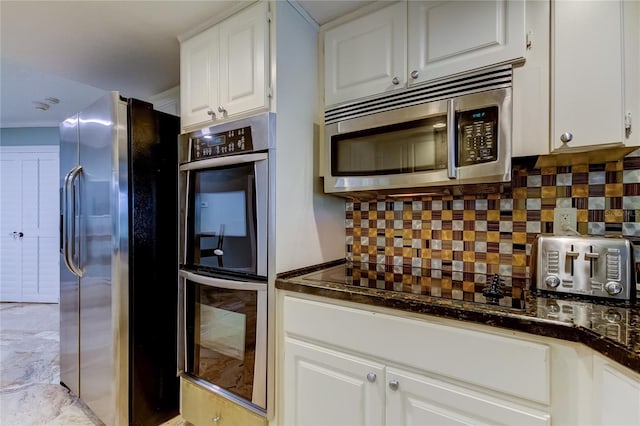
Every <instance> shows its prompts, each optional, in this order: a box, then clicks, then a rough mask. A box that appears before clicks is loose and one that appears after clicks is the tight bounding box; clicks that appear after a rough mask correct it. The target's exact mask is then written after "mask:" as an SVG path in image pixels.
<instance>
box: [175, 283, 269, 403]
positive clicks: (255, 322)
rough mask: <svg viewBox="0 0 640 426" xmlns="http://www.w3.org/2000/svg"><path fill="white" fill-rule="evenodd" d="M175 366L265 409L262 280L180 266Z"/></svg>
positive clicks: (238, 399)
mask: <svg viewBox="0 0 640 426" xmlns="http://www.w3.org/2000/svg"><path fill="white" fill-rule="evenodd" d="M180 279H181V291H180V293H181V299H182V312H183V318H182V324H181V328H180V331H181V339H180V340H181V342H180V354H181V356H182V360H179V361H180V362H179V363H180V367H181V369H182V371H183V375H185V376H186V377H187V378H189V379H190V380H192V381H194V382H196V383H198V384H199V385H201V386H203V387H205V388H207V389H209V390H211V391H213V392H216V393H219V394H222V395H223V396H225V397H227V398H229V399H232V400H234V401H236V402H238V403H239V404H241V405H243V406H246V407H248V408H251V409H254V410H255V407H258V408H260V409H262V410H265V409H266V386H267V284H266V283H261V282H244V281H243V282H238V281H231V280H224V279H217V278H212V277H207V276H200V275H197V274H194V273H191V272H186V271H181V272H180Z"/></svg>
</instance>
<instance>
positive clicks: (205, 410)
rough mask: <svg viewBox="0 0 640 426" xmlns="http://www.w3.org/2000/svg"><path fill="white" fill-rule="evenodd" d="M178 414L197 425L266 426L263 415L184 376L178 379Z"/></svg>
mask: <svg viewBox="0 0 640 426" xmlns="http://www.w3.org/2000/svg"><path fill="white" fill-rule="evenodd" d="M180 414H181V415H182V417H183V418H184V419H185V420H186V421H188V422H189V423H192V424H194V425H197V426H205V425H224V426H267V419H266V418H265V417H262V416H260V415H258V414H256V413H254V412H252V411H249V410H247V409H246V408H244V407H241V406H239V405H238V404H235V403H233V402H231V401H230V400H228V399H226V398H223V397H221V396H219V395H216V394H214V393H212V392H209V391H208V390H206V389H203V388H201V387H200V386H198V385H196V384H194V383H192V382H190V381H189V380H185V379H184V378H181V379H180ZM216 419H217V420H216Z"/></svg>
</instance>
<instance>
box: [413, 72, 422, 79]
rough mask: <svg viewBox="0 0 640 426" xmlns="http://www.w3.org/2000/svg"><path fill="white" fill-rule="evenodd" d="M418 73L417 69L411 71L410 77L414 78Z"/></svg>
mask: <svg viewBox="0 0 640 426" xmlns="http://www.w3.org/2000/svg"><path fill="white" fill-rule="evenodd" d="M419 75H420V73H419V72H418V70H413V71H411V78H413V79H416V78H418V76H419Z"/></svg>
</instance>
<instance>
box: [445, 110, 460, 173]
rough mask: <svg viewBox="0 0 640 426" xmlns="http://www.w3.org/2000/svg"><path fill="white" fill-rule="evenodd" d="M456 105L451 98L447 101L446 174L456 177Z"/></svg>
mask: <svg viewBox="0 0 640 426" xmlns="http://www.w3.org/2000/svg"><path fill="white" fill-rule="evenodd" d="M456 136H457V129H456V106H455V103H454V100H453V99H449V101H448V102H447V176H448V177H449V179H457V178H458V170H457V169H456Z"/></svg>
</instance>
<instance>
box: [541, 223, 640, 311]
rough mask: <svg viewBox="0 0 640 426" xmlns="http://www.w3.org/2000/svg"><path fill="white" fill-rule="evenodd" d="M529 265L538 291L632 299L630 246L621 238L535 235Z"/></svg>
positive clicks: (632, 254) (633, 282) (633, 261)
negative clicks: (530, 263)
mask: <svg viewBox="0 0 640 426" xmlns="http://www.w3.org/2000/svg"><path fill="white" fill-rule="evenodd" d="M531 261H532V265H531V271H532V272H533V274H534V277H533V278H534V279H533V282H535V284H536V287H537V289H538V290H541V291H546V292H552V293H569V294H577V295H584V296H592V297H600V298H607V299H611V300H624V301H629V300H634V299H635V296H636V282H635V281H636V277H635V258H634V253H633V245H632V244H631V242H630V241H629V240H627V239H625V238H622V237H596V236H564V235H563V236H559V235H539V236H538V237H537V239H536V242H535V244H534V245H533V250H532V256H531Z"/></svg>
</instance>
